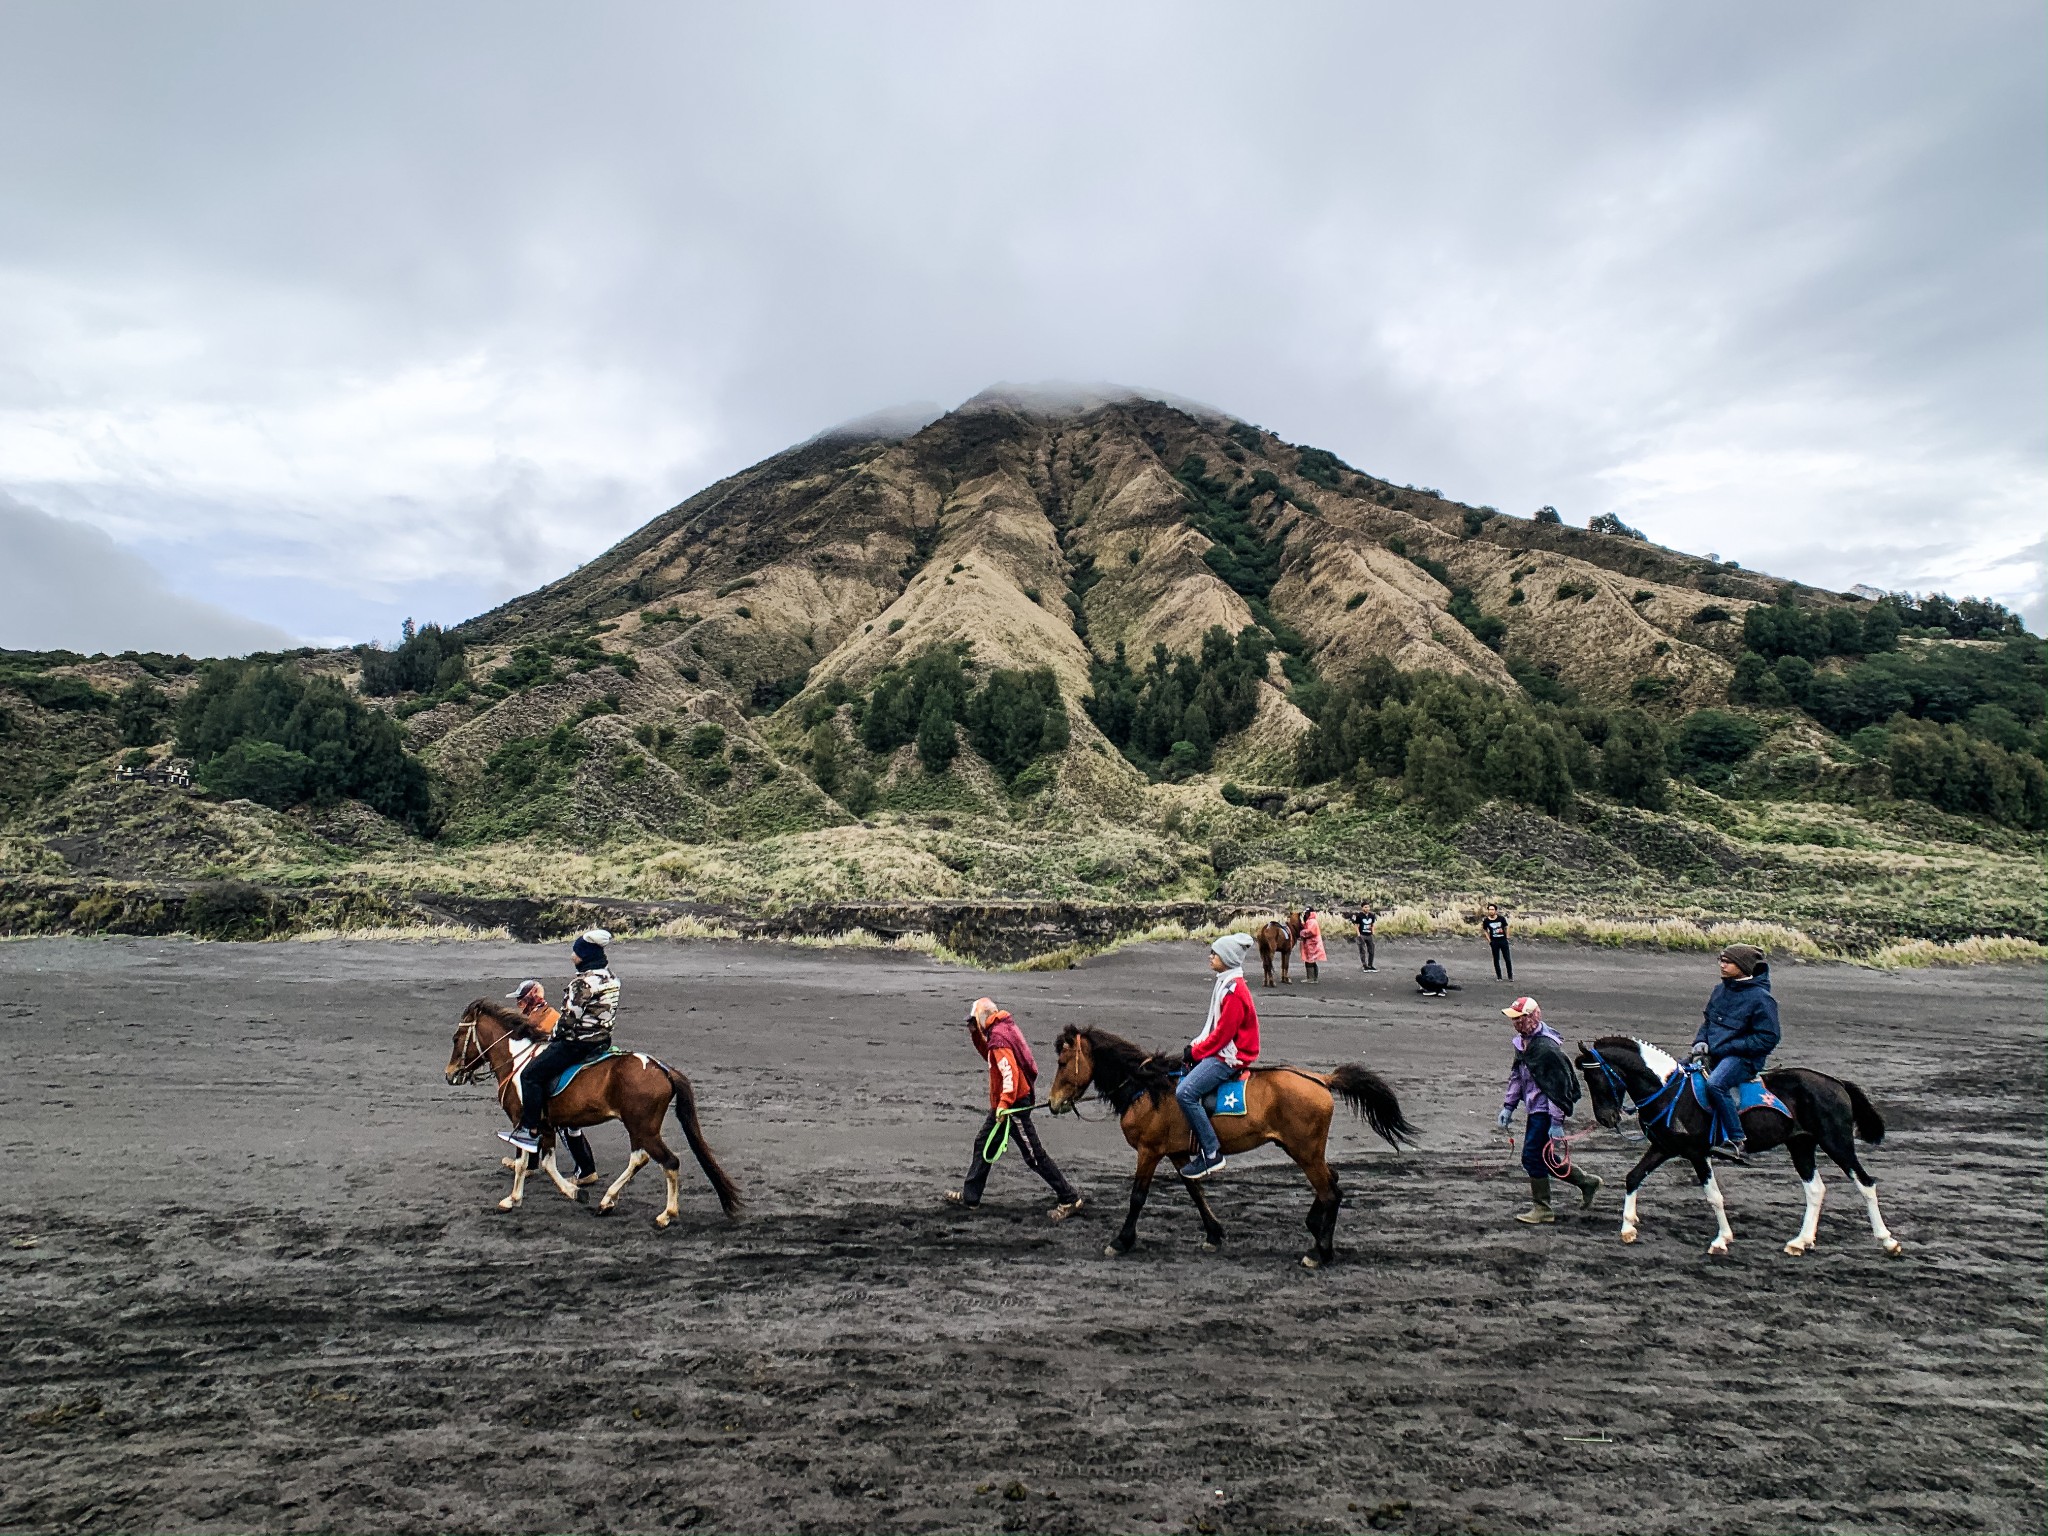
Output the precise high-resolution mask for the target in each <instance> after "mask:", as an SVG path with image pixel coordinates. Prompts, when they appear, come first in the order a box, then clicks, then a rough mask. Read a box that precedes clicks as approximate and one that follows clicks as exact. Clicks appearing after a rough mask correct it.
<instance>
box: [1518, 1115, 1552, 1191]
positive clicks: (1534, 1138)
mask: <svg viewBox="0 0 2048 1536" xmlns="http://www.w3.org/2000/svg"><path fill="white" fill-rule="evenodd" d="M1549 1145H1550V1116H1548V1115H1531V1116H1530V1117H1529V1128H1528V1129H1527V1130H1526V1131H1524V1132H1522V1172H1524V1173H1526V1174H1528V1175H1529V1177H1530V1178H1532V1179H1547V1178H1549V1177H1550V1165H1549V1164H1548V1163H1546V1162H1544V1161H1543V1149H1544V1148H1545V1147H1547V1146H1549Z"/></svg>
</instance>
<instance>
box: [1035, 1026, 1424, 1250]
mask: <svg viewBox="0 0 2048 1536" xmlns="http://www.w3.org/2000/svg"><path fill="white" fill-rule="evenodd" d="M1054 1048H1055V1049H1056V1050H1057V1051H1058V1053H1059V1071H1058V1073H1057V1074H1056V1075H1055V1076H1054V1078H1053V1084H1052V1090H1051V1091H1050V1092H1049V1093H1048V1094H1047V1095H1046V1107H1047V1108H1048V1109H1050V1110H1051V1111H1052V1112H1053V1113H1054V1114H1056V1115H1059V1114H1065V1113H1067V1112H1068V1111H1069V1110H1072V1109H1073V1108H1074V1104H1075V1101H1076V1100H1078V1099H1079V1098H1080V1097H1081V1095H1082V1094H1084V1093H1086V1092H1087V1091H1088V1090H1089V1088H1091V1087H1093V1088H1094V1089H1095V1091H1096V1092H1097V1093H1099V1094H1101V1095H1102V1097H1104V1098H1105V1099H1107V1100H1109V1102H1110V1106H1111V1107H1112V1108H1113V1109H1115V1111H1116V1112H1117V1115H1118V1118H1119V1120H1120V1122H1121V1124H1122V1127H1123V1133H1124V1140H1125V1141H1127V1142H1129V1143H1130V1144H1131V1147H1132V1149H1133V1150H1134V1151H1136V1152H1137V1154H1138V1167H1137V1171H1136V1173H1135V1174H1133V1175H1132V1178H1131V1208H1130V1211H1129V1213H1128V1214H1127V1215H1126V1216H1125V1217H1124V1224H1123V1227H1122V1229H1121V1230H1120V1231H1119V1232H1118V1233H1117V1234H1116V1236H1115V1237H1114V1238H1112V1239H1110V1243H1109V1246H1108V1247H1107V1248H1105V1249H1103V1252H1104V1253H1105V1254H1108V1255H1110V1256H1111V1257H1114V1256H1116V1255H1119V1254H1125V1253H1129V1252H1130V1251H1131V1249H1132V1248H1133V1247H1135V1246H1136V1245H1137V1241H1138V1213H1139V1212H1140V1211H1142V1210H1144V1208H1145V1197H1146V1195H1147V1194H1148V1193H1149V1192H1150V1191H1151V1188H1152V1175H1153V1172H1154V1170H1155V1169H1157V1168H1158V1166H1159V1160H1160V1159H1161V1158H1173V1159H1175V1160H1176V1161H1185V1160H1186V1159H1187V1158H1188V1157H1189V1156H1190V1155H1192V1153H1193V1152H1194V1146H1195V1141H1194V1132H1193V1131H1191V1130H1190V1129H1188V1120H1187V1116H1186V1115H1184V1114H1182V1113H1181V1109H1180V1105H1178V1104H1177V1103H1175V1102H1174V1098H1173V1082H1172V1077H1171V1073H1172V1069H1173V1067H1174V1065H1175V1058H1174V1057H1171V1056H1154V1055H1151V1054H1150V1053H1148V1052H1147V1051H1145V1050H1144V1049H1143V1048H1142V1047H1141V1046H1137V1045H1133V1044H1132V1043H1131V1042H1130V1041H1128V1040H1125V1039H1123V1038H1121V1037H1119V1036H1117V1035H1112V1034H1111V1033H1109V1031H1107V1030H1104V1029H1094V1028H1088V1027H1084V1026H1082V1025H1077V1024H1069V1025H1068V1026H1067V1027H1066V1028H1065V1029H1063V1030H1061V1031H1060V1035H1059V1039H1058V1041H1057V1042H1056V1043H1055V1047H1054ZM1244 1088H1245V1113H1244V1114H1242V1115H1219V1116H1217V1117H1215V1119H1214V1122H1213V1123H1214V1125H1215V1127H1216V1138H1217V1141H1218V1142H1219V1143H1220V1144H1221V1145H1222V1148H1223V1150H1224V1151H1225V1152H1227V1153H1231V1154H1235V1153H1239V1152H1249V1151H1250V1150H1251V1149H1252V1148H1253V1147H1262V1146H1265V1145H1266V1144H1268V1143H1269V1142H1278V1143H1279V1144H1280V1147H1281V1149H1282V1150H1283V1151H1284V1152H1286V1154H1287V1155H1288V1156H1289V1157H1291V1158H1293V1159H1294V1161H1295V1162H1296V1164H1298V1165H1299V1166H1300V1168H1301V1171H1302V1173H1303V1174H1304V1175H1305V1176H1306V1177H1307V1179H1308V1183H1309V1188H1310V1189H1311V1190H1313V1191H1314V1192H1315V1201H1314V1203H1313V1204H1312V1205H1311V1206H1310V1207H1309V1213H1308V1230H1309V1235H1310V1237H1312V1238H1313V1239H1314V1246H1313V1247H1312V1248H1310V1250H1309V1251H1308V1252H1307V1253H1306V1254H1304V1255H1302V1260H1301V1264H1302V1268H1304V1269H1316V1268H1318V1267H1320V1266H1321V1265H1324V1264H1327V1263H1329V1262H1330V1260H1331V1259H1332V1258H1334V1257H1335V1256H1336V1248H1335V1245H1334V1243H1333V1241H1332V1238H1333V1235H1334V1234H1335V1232H1336V1230H1337V1207H1338V1206H1339V1204H1341V1203H1342V1196H1341V1194H1340V1192H1339V1190H1338V1187H1337V1170H1336V1169H1334V1168H1332V1167H1331V1166H1330V1164H1329V1159H1328V1155H1327V1154H1328V1146H1329V1140H1330V1117H1331V1114H1332V1112H1333V1110H1334V1109H1335V1106H1336V1100H1337V1099H1338V1098H1342V1099H1343V1100H1344V1101H1345V1102H1346V1103H1348V1104H1349V1105H1350V1106H1351V1107H1352V1108H1353V1109H1354V1110H1356V1111H1357V1112H1358V1113H1359V1114H1360V1115H1362V1116H1364V1118H1365V1122H1366V1124H1367V1125H1369V1126H1371V1127H1372V1129H1373V1131H1374V1132H1375V1134H1377V1135H1378V1136H1379V1137H1380V1139H1381V1140H1382V1141H1384V1142H1386V1143H1387V1145H1388V1146H1390V1147H1392V1148H1394V1149H1395V1150H1396V1151H1399V1150H1400V1148H1401V1146H1402V1143H1404V1142H1411V1141H1413V1140H1414V1137H1415V1127H1414V1126H1412V1125H1410V1124H1409V1123H1408V1121H1407V1119H1406V1117H1404V1116H1403V1115H1402V1113H1401V1104H1400V1101H1399V1100H1398V1099H1396V1098H1395V1097H1394V1090H1393V1089H1391V1088H1389V1087H1388V1086H1387V1085H1386V1083H1385V1082H1384V1081H1382V1080H1381V1079H1380V1078H1379V1077H1378V1076H1377V1075H1376V1074H1375V1073H1372V1072H1369V1071H1367V1070H1366V1069H1365V1068H1364V1067H1361V1066H1342V1067H1338V1068H1337V1069H1336V1070H1335V1071H1333V1072H1309V1071H1305V1070H1303V1069H1302V1068H1300V1067H1283V1066H1271V1067H1267V1066H1258V1067H1254V1068H1252V1069H1251V1077H1250V1080H1249V1081H1248V1082H1246V1083H1245V1085H1244ZM1182 1183H1183V1184H1185V1185H1186V1186H1187V1191H1188V1194H1189V1195H1191V1196H1192V1197H1193V1198H1194V1202H1195V1209H1196V1210H1197V1211H1199V1212H1200V1213H1201V1217H1202V1233H1203V1242H1202V1247H1203V1248H1204V1249H1206V1250H1207V1251H1209V1252H1211V1253H1214V1252H1215V1251H1217V1250H1218V1249H1220V1248H1221V1247H1222V1246H1223V1223H1222V1222H1220V1221H1218V1220H1217V1219H1216V1212H1215V1211H1214V1210H1213V1209H1211V1208H1210V1205H1209V1197H1208V1196H1207V1195H1206V1194H1205V1193H1203V1190H1202V1186H1201V1185H1200V1184H1197V1183H1194V1182H1192V1181H1190V1180H1185V1179H1184V1180H1182Z"/></svg>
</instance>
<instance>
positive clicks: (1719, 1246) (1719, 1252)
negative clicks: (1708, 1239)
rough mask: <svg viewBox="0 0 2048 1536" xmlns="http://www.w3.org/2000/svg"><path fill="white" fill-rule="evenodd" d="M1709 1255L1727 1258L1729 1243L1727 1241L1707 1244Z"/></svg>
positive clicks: (1716, 1257) (1710, 1256)
mask: <svg viewBox="0 0 2048 1536" xmlns="http://www.w3.org/2000/svg"><path fill="white" fill-rule="evenodd" d="M1707 1256H1708V1257H1709V1258H1715V1259H1721V1258H1726V1257H1727V1256H1728V1245H1727V1244H1726V1243H1709V1244H1707Z"/></svg>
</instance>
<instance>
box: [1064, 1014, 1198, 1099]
mask: <svg viewBox="0 0 2048 1536" xmlns="http://www.w3.org/2000/svg"><path fill="white" fill-rule="evenodd" d="M1077 1039H1079V1040H1086V1041H1087V1042H1088V1054H1089V1056H1090V1057H1091V1058H1092V1059H1093V1061H1094V1062H1095V1086H1096V1089H1097V1090H1098V1091H1099V1092H1101V1093H1102V1095H1103V1097H1104V1098H1108V1097H1109V1096H1110V1094H1111V1092H1112V1091H1113V1090H1114V1089H1117V1088H1121V1087H1123V1086H1124V1085H1126V1084H1132V1085H1135V1086H1136V1087H1137V1088H1138V1090H1139V1091H1140V1092H1142V1093H1144V1094H1145V1095H1146V1096H1147V1097H1149V1098H1151V1099H1152V1100H1153V1101H1154V1102H1155V1103H1156V1102H1157V1101H1158V1100H1159V1099H1160V1098H1161V1097H1163V1096H1164V1095H1165V1094H1167V1093H1170V1092H1172V1090H1173V1082H1172V1077H1171V1073H1172V1070H1173V1069H1172V1063H1171V1060H1170V1059H1169V1058H1168V1057H1165V1056H1160V1055H1155V1054H1154V1053H1152V1052H1151V1051H1148V1050H1146V1049H1145V1048H1144V1047H1143V1046H1141V1045H1137V1044H1134V1043H1133V1042H1131V1041H1129V1040H1126V1039H1124V1037H1123V1036H1122V1035H1112V1034H1111V1033H1110V1032H1109V1031H1108V1030H1106V1029H1097V1028H1095V1026H1094V1025H1092V1024H1069V1025H1068V1026H1067V1027H1066V1028H1065V1029H1063V1030H1061V1031H1060V1037H1059V1040H1058V1042H1057V1043H1056V1044H1055V1046H1054V1049H1055V1050H1062V1049H1064V1048H1065V1047H1067V1046H1069V1045H1072V1044H1073V1043H1074V1042H1075V1041H1076V1040H1077ZM1105 1067H1106V1068H1107V1069H1108V1070H1107V1071H1105V1070H1104V1068H1105ZM1105 1078H1107V1079H1108V1081H1107V1082H1105V1081H1104V1079H1105Z"/></svg>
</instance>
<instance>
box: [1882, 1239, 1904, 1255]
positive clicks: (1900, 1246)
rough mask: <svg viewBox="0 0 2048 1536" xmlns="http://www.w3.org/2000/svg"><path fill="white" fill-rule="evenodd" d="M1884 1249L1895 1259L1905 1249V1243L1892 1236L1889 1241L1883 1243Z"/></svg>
mask: <svg viewBox="0 0 2048 1536" xmlns="http://www.w3.org/2000/svg"><path fill="white" fill-rule="evenodd" d="M1884 1251H1885V1252H1886V1253H1888V1254H1890V1255H1891V1256H1892V1257H1893V1258H1895V1259H1896V1258H1897V1257H1898V1256H1899V1255H1900V1254H1902V1253H1904V1252H1905V1251H1906V1245H1905V1244H1904V1243H1902V1242H1900V1241H1899V1240H1898V1239H1897V1238H1893V1239H1892V1240H1891V1241H1890V1242H1888V1243H1886V1244H1885V1245H1884Z"/></svg>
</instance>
